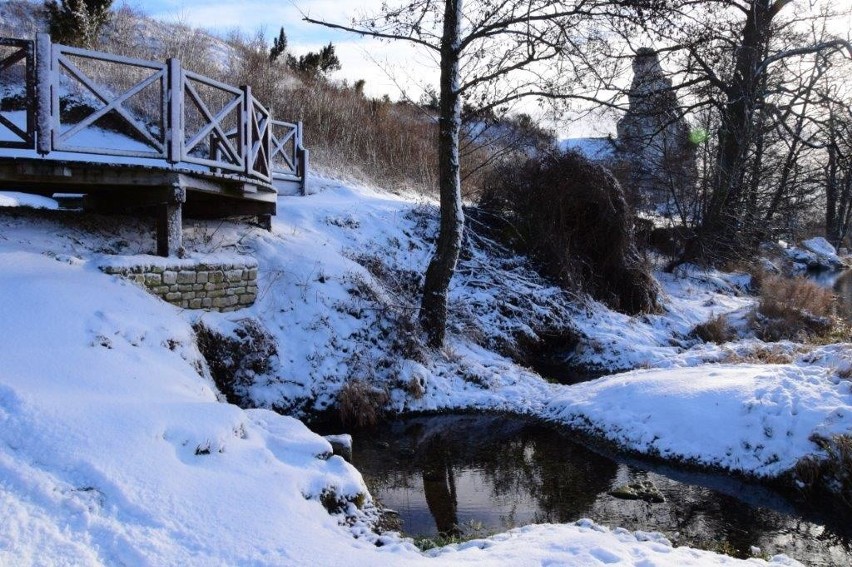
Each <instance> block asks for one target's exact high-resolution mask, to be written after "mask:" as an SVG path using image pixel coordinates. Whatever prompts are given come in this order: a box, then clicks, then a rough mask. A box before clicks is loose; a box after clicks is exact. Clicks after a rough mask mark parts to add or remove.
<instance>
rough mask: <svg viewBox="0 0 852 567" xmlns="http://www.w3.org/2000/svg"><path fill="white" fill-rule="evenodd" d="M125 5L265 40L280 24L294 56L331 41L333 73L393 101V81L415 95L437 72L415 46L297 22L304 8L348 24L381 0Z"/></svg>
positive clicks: (135, 1) (153, 0) (192, 0)
mask: <svg viewBox="0 0 852 567" xmlns="http://www.w3.org/2000/svg"><path fill="white" fill-rule="evenodd" d="M128 4H130V5H131V6H134V7H136V8H139V9H140V10H142V11H143V12H144V13H146V14H148V15H150V16H153V17H155V18H158V19H162V20H166V21H181V22H183V23H187V24H189V25H192V26H194V27H198V28H203V29H208V30H211V31H215V32H219V33H227V32H229V31H231V30H234V29H239V30H241V31H242V32H244V33H248V34H254V33H255V32H256V31H258V30H263V31H264V32H265V35H266V36H267V37H268V38H270V41H271V37H272V36H277V35H278V30H279V29H280V28H281V27H282V26H283V27H284V31H285V33H286V34H287V39H288V48H289V50H290V51H291V52H292V53H294V54H296V55H299V54H302V53H305V52H307V51H316V50H318V49H319V48H320V47H322V46H323V45H326V44H327V43H328V42H333V43H334V45H335V51H336V53H337V55H338V57H339V58H340V61H341V66H342V70H341V71H339V72H337V73H336V74H335V75H334V77H335V78H337V79H341V80H342V79H346V80H347V81H349V82H350V83H352V82H354V81H356V80H358V79H364V80H365V81H366V86H365V90H366V92H367V94H368V95H369V96H374V97H375V96H382V95H384V94H389V95H390V96H391V98H393V99H394V100H397V99H399V98H400V89H399V88H398V86H397V85H398V84H400V85H401V84H407V85H409V86H408V87H407V88H406V90H408V91H411V94H410V95H409V96H411V97H412V98H414V99H415V100H416V99H417V97H419V94H420V92H421V89H420V88H419V86H417V85H414V84H413V83H421V84H422V83H427V84H436V83H437V71H436V70H435V68H434V66H433V65H432V63H431V61H430V60H429V59H427V58H426V56H425V55H424V54H421V53H418V52H417V51H416V50H414V49H411V48H409V47H407V46H404V45H400V44H399V43H397V44H391V43H387V42H380V41H376V40H371V39H366V38H359V37H358V36H356V35H354V34H349V33H345V32H340V31H335V30H331V29H328V28H324V27H322V26H318V25H314V24H309V23H307V22H304V21H302V14H301V12H304V13H305V14H307V15H309V16H311V17H313V18H318V19H326V20H329V21H332V22H335V23H341V24H348V23H350V22H351V19H352V18H353V17H354V16H358V15H359V14H365V13H375V12H378V11H379V9H380V8H381V4H382V0H295V1H290V0H278V1H269V0H243V1H223V0H144V1H142V0H130V1H129V2H128ZM383 69H385V70H383ZM389 74H390V75H392V77H391V76H389Z"/></svg>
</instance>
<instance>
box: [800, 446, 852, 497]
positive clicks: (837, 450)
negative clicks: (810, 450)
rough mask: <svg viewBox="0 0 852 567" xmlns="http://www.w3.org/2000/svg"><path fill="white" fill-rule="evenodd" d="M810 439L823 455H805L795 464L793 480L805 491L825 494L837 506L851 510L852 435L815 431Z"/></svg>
mask: <svg viewBox="0 0 852 567" xmlns="http://www.w3.org/2000/svg"><path fill="white" fill-rule="evenodd" d="M810 440H811V441H812V442H814V443H816V444H817V445H818V446H819V447H820V449H822V451H823V453H824V455H823V456H821V457H816V456H811V457H806V458H804V459H802V460H800V461H799V462H798V463H796V467H795V470H794V476H795V479H796V480H797V481H798V482H800V483H801V486H803V488H804V489H805V490H807V491H811V492H817V493H826V494H827V495H828V496H829V499H830V500H831V501H832V504H833V505H835V506H837V508H838V509H840V510H844V511H847V512H848V511H849V510H852V435H833V436H832V437H823V436H821V435H817V434H814V435H812V436H811V438H810Z"/></svg>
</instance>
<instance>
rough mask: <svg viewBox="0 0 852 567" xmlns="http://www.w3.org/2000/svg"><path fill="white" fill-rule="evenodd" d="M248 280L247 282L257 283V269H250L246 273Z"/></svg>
mask: <svg viewBox="0 0 852 567" xmlns="http://www.w3.org/2000/svg"><path fill="white" fill-rule="evenodd" d="M248 279H249V281H252V282H253V281H257V268H252V269H251V270H249V271H248Z"/></svg>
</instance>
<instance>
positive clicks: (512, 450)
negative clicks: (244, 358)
mask: <svg viewBox="0 0 852 567" xmlns="http://www.w3.org/2000/svg"><path fill="white" fill-rule="evenodd" d="M354 464H355V466H356V467H357V468H358V469H359V470H360V471H361V472H362V473H363V475H364V477H365V479H366V480H367V483H368V485H369V486H370V489H371V492H372V493H373V495H374V496H376V497H377V498H378V499H379V500H380V501H381V502H382V503H383V504H384V505H385V506H387V507H389V508H392V509H395V510H397V511H398V512H399V513H400V516H401V518H402V520H403V531H404V532H405V533H407V534H409V535H414V536H417V535H425V536H434V535H436V534H438V533H441V534H444V535H454V534H458V533H462V532H465V531H470V529H471V526H479V525H481V526H482V527H484V528H485V530H486V531H488V532H495V531H503V530H506V529H509V528H512V527H515V526H520V525H525V524H529V523H542V522H553V523H564V522H572V521H575V520H577V519H579V518H582V517H589V518H592V519H594V520H595V521H597V522H600V523H602V524H605V525H610V526H622V527H625V528H628V529H631V530H645V531H661V532H663V533H664V534H665V535H666V537H668V538H669V539H670V540H672V542H673V543H675V544H688V545H693V546H699V547H704V548H710V549H716V550H723V551H726V552H729V553H734V554H736V555H739V556H741V557H746V556H748V555H749V550H750V548H751V547H753V546H756V547H760V548H761V549H762V551H763V552H764V553H769V554H775V553H786V554H788V555H790V556H792V557H795V558H797V559H799V560H801V561H804V562H806V563H808V564H814V565H845V564H852V553H851V552H850V546H849V534H845V535H843V534H842V530H840V529H838V528H837V527H836V526H835V527H832V528H826V527H824V526H823V525H822V523H823V522H822V520H817V521H813V519H810V520H806V519H804V518H802V517H801V516H800V512H797V511H796V509H795V508H794V507H793V506H792V505H791V504H790V503H789V502H788V501H787V500H785V499H784V498H782V497H780V496H778V495H777V494H775V493H774V492H772V491H770V490H767V489H766V488H763V487H761V486H757V485H751V484H747V483H743V482H740V481H736V480H732V479H729V478H727V477H723V476H720V475H708V474H692V473H684V472H683V471H679V470H677V469H673V468H664V467H657V468H654V469H651V468H649V467H648V465H647V464H646V463H640V462H637V461H630V460H624V459H613V458H610V457H608V456H603V455H600V454H598V453H596V452H592V451H590V450H588V449H586V448H585V447H584V446H582V445H580V444H578V443H575V442H573V441H572V440H571V439H570V438H569V437H567V436H565V435H564V434H561V433H559V432H556V431H554V430H552V429H549V428H546V427H543V426H540V425H535V424H531V423H529V422H527V421H525V420H522V419H517V418H506V417H502V416H474V415H465V416H438V417H422V418H411V419H406V420H400V421H396V422H393V423H391V424H389V425H387V426H383V427H382V428H380V430H377V431H374V432H369V433H361V434H358V435H356V436H355V445H354ZM639 480H649V481H651V482H652V483H654V485H656V487H657V488H658V489H659V490H660V491H661V492H662V493H663V495H664V496H665V498H666V502H665V503H662V504H650V503H648V502H645V501H642V500H620V499H616V498H615V497H613V496H611V495H610V494H609V492H610V491H611V490H612V489H613V488H615V487H617V486H620V485H623V484H627V483H631V482H636V481H639ZM841 525H842V524H841ZM847 529H848V527H847Z"/></svg>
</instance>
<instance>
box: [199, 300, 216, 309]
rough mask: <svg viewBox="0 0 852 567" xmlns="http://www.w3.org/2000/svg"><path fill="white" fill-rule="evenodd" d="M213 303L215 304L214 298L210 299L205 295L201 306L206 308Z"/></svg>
mask: <svg viewBox="0 0 852 567" xmlns="http://www.w3.org/2000/svg"><path fill="white" fill-rule="evenodd" d="M212 305H213V300H212V299H210V298H209V297H205V298H204V299H202V300H201V307H203V308H204V309H207V308H208V307H211V306H212Z"/></svg>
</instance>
